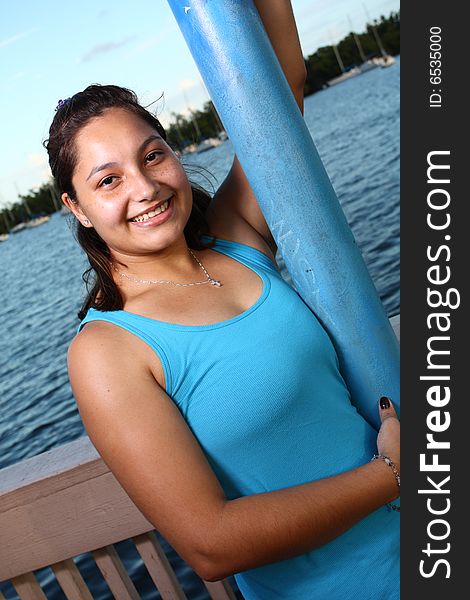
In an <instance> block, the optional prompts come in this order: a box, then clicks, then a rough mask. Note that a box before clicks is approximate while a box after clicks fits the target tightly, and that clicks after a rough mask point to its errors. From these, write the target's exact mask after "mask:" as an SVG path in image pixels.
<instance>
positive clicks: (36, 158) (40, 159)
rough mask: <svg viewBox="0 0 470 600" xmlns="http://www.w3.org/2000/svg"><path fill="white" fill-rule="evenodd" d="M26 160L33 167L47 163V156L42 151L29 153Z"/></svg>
mask: <svg viewBox="0 0 470 600" xmlns="http://www.w3.org/2000/svg"><path fill="white" fill-rule="evenodd" d="M28 162H29V163H30V164H31V165H32V166H33V167H41V166H42V165H45V164H47V156H46V153H45V152H42V153H41V154H30V155H29V156H28Z"/></svg>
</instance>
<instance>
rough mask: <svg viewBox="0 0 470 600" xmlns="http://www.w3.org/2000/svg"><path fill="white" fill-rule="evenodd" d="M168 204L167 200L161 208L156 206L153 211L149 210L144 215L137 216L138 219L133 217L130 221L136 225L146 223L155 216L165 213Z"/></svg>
mask: <svg viewBox="0 0 470 600" xmlns="http://www.w3.org/2000/svg"><path fill="white" fill-rule="evenodd" d="M168 202H169V201H168V200H167V201H166V202H164V203H163V204H162V205H161V206H158V207H157V208H156V209H155V210H151V211H149V212H148V213H145V214H143V215H139V216H138V217H134V218H133V219H131V220H132V221H134V222H136V223H142V222H143V221H148V220H149V219H151V218H152V217H155V216H156V215H159V214H160V213H162V212H165V211H166V209H167V208H168Z"/></svg>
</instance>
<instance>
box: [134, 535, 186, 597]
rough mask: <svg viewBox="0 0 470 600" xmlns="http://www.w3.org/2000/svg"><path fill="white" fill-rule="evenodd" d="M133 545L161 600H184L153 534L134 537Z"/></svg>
mask: <svg viewBox="0 0 470 600" xmlns="http://www.w3.org/2000/svg"><path fill="white" fill-rule="evenodd" d="M134 543H135V545H136V548H137V550H138V552H139V554H140V556H141V557H142V560H143V561H144V564H145V566H146V567H147V571H148V572H149V575H150V577H151V578H152V580H153V582H154V583H155V585H156V586H157V589H158V591H159V592H160V595H161V597H162V598H163V600H186V596H185V594H184V592H183V590H182V588H181V586H180V584H179V583H178V580H177V579H176V575H175V573H174V571H173V569H172V568H171V565H170V563H169V562H168V559H167V557H166V555H165V553H164V552H163V549H162V547H161V546H160V543H159V542H158V540H157V536H156V535H155V533H154V532H153V531H152V532H150V533H144V534H143V535H139V536H137V537H134Z"/></svg>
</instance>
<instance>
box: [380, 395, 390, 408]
mask: <svg viewBox="0 0 470 600" xmlns="http://www.w3.org/2000/svg"><path fill="white" fill-rule="evenodd" d="M380 408H382V409H384V410H385V409H386V408H390V398H387V396H382V398H380Z"/></svg>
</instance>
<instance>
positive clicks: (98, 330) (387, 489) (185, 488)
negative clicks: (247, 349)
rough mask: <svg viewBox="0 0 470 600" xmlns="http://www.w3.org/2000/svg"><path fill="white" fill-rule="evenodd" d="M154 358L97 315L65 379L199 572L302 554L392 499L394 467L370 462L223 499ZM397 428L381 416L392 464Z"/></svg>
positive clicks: (114, 465) (137, 494)
mask: <svg viewBox="0 0 470 600" xmlns="http://www.w3.org/2000/svg"><path fill="white" fill-rule="evenodd" d="M124 348H125V352H124V351H123V349H124ZM129 356H132V360H129V358H128V357H129ZM154 364H155V355H154V353H153V352H152V351H151V349H150V348H149V347H148V346H147V345H146V344H145V343H144V342H142V341H141V340H140V339H138V338H137V337H135V336H133V335H132V334H131V333H129V332H127V331H125V330H121V329H120V328H117V327H115V326H113V325H110V324H107V323H102V322H98V323H90V324H88V325H87V326H86V327H85V329H84V330H83V331H82V333H80V335H79V336H78V337H77V338H76V339H75V340H74V342H73V344H72V346H71V348H70V351H69V372H70V379H71V382H72V387H73V391H74V394H75V397H76V399H77V403H78V406H79V409H80V414H81V417H82V419H83V422H84V425H85V427H86V430H87V432H88V435H89V437H90V439H91V440H92V442H93V444H94V445H95V447H96V448H97V450H98V452H99V453H100V454H101V456H102V458H103V460H104V461H105V462H106V464H107V465H108V466H109V468H110V469H111V471H112V472H113V473H114V475H115V477H116V478H117V479H118V481H119V482H120V483H121V485H122V486H123V488H124V489H125V490H126V492H127V493H128V495H129V496H130V498H131V499H132V500H133V501H134V503H135V504H136V505H137V507H138V508H139V509H140V510H141V512H142V513H143V514H144V515H145V516H146V517H147V519H148V520H149V521H150V522H151V523H152V524H153V525H154V526H155V528H156V529H158V530H159V531H161V533H162V534H163V535H164V536H165V538H166V539H167V540H168V541H169V542H170V544H171V545H172V546H173V547H174V548H175V550H176V551H177V552H178V553H179V554H180V555H181V556H182V557H183V558H184V559H185V560H186V561H187V562H188V563H189V564H190V565H191V566H192V567H193V568H194V569H195V571H196V572H197V573H198V574H199V575H200V576H201V577H202V578H204V579H206V580H209V581H215V580H218V579H221V578H223V577H225V576H227V575H229V574H232V573H236V572H239V571H243V570H246V569H250V568H254V567H258V566H261V565H264V564H268V563H271V562H275V561H278V560H282V559H286V558H289V557H291V556H294V555H298V554H301V553H304V552H306V551H308V550H311V549H313V548H315V547H317V546H320V545H322V544H324V543H326V542H328V541H330V540H332V539H333V538H335V537H337V536H338V535H340V534H341V533H343V532H344V531H346V530H347V529H349V528H350V527H351V526H352V525H354V524H355V523H356V522H357V521H359V520H360V519H362V518H363V517H365V516H366V515H367V514H369V513H370V512H371V511H373V510H375V509H377V508H378V507H380V506H382V505H383V504H385V503H387V502H390V501H392V500H393V499H394V498H395V497H396V496H397V487H396V482H395V478H394V476H393V473H392V472H391V470H390V468H389V467H387V465H385V463H384V462H383V461H374V462H373V463H369V464H366V465H364V466H361V467H359V468H357V469H354V470H351V471H347V472H345V473H342V474H340V475H335V476H334V477H328V478H326V479H322V480H319V481H315V482H312V483H307V484H304V485H299V486H295V487H291V488H286V489H283V490H279V491H273V492H267V493H263V494H256V495H252V496H246V497H242V498H239V499H236V500H227V499H226V498H225V496H224V493H223V490H222V488H221V486H220V484H219V482H218V480H217V478H216V477H215V475H214V473H213V471H212V470H211V468H210V466H209V464H208V462H207V459H206V457H205V455H204V453H203V452H202V450H201V448H200V446H199V444H198V443H197V441H196V439H195V438H194V436H193V434H192V433H191V431H190V429H189V428H188V426H187V424H186V422H185V421H184V419H183V417H182V416H181V414H180V412H179V410H178V409H177V407H176V405H175V404H174V402H173V401H172V400H171V399H170V398H169V396H167V394H166V393H165V392H164V391H163V389H162V387H160V385H159V384H158V383H157V382H156V380H155V368H154ZM157 370H158V367H157ZM157 375H158V374H157ZM386 412H387V411H386ZM384 414H385V413H384ZM393 415H394V413H393V409H390V410H389V411H388V416H393ZM398 429H399V423H398V421H397V420H396V419H387V420H386V421H385V422H384V426H383V428H382V430H381V436H382V442H381V444H382V446H381V448H380V450H381V452H383V453H389V455H391V456H392V458H393V459H394V461H395V462H396V463H397V464H398V463H399V458H398V456H399V451H398Z"/></svg>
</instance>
